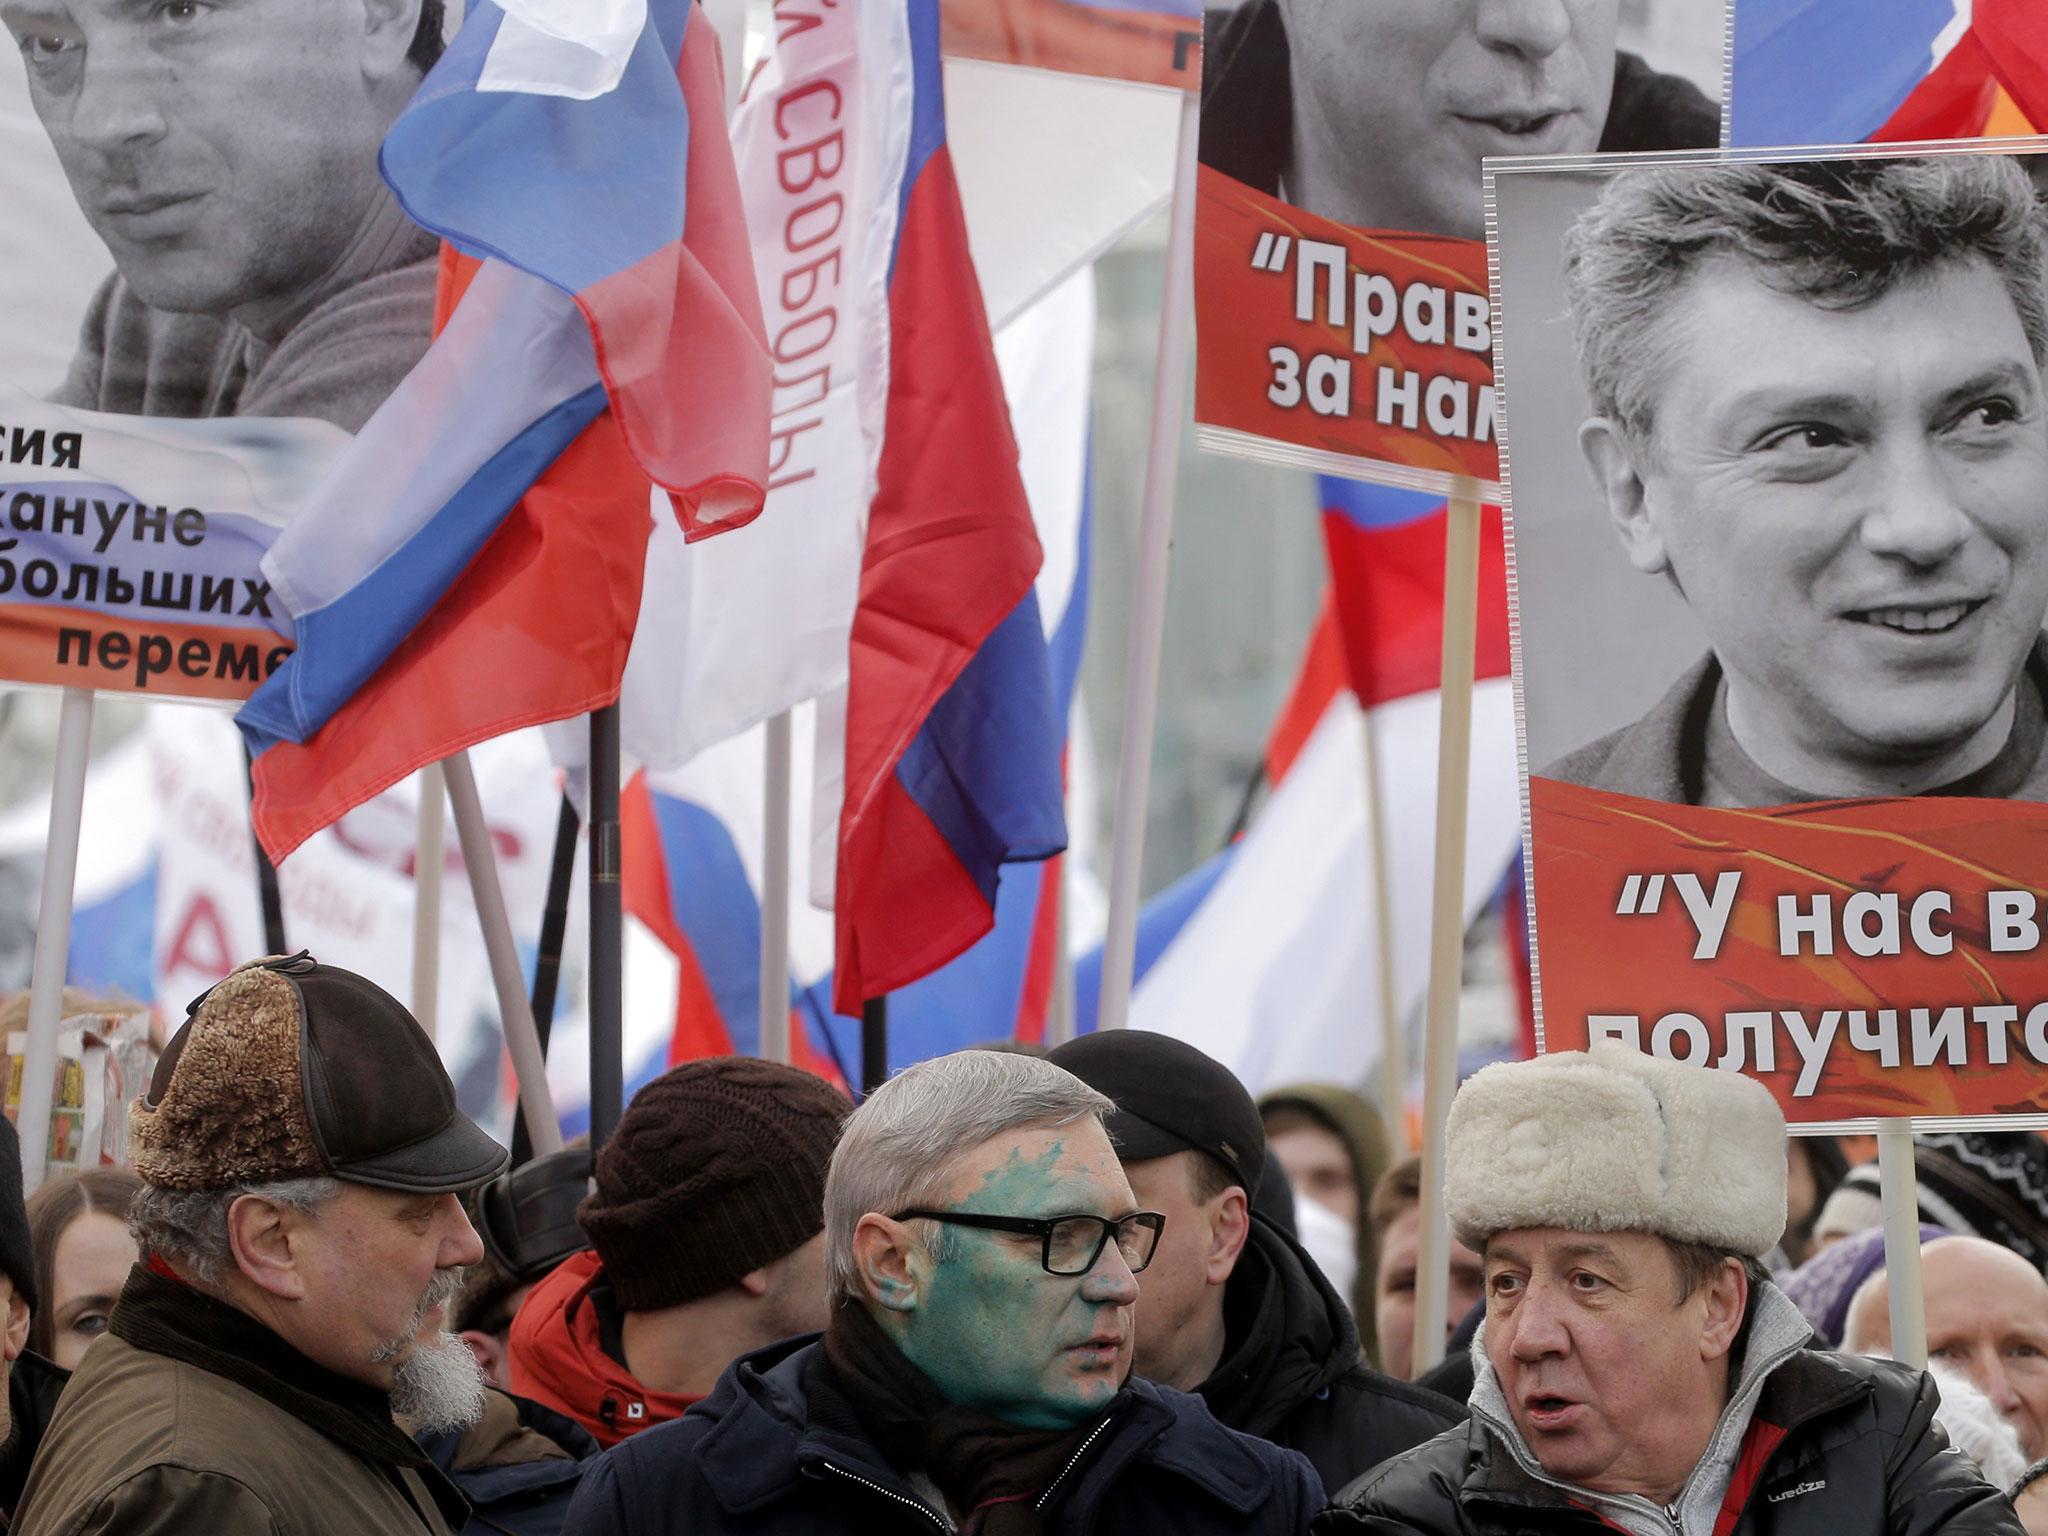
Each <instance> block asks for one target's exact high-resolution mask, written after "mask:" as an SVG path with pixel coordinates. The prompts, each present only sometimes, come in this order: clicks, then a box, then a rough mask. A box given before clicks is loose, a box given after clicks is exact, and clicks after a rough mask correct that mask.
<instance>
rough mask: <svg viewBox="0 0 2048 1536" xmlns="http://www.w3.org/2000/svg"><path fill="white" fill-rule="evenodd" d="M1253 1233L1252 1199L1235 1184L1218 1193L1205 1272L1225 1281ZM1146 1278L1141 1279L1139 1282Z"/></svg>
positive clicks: (1219, 1282)
mask: <svg viewBox="0 0 2048 1536" xmlns="http://www.w3.org/2000/svg"><path fill="white" fill-rule="evenodd" d="M1251 1235H1252V1207H1251V1200H1250V1197H1248V1196H1247V1195H1246V1194H1245V1192H1244V1191H1243V1190H1242V1189H1240V1188H1238V1187H1237V1186H1236V1185H1235V1184H1233V1185H1231V1186H1230V1188H1228V1189H1226V1190H1224V1191H1223V1193H1222V1194H1220V1195H1218V1196H1217V1197H1216V1204H1215V1206H1214V1208H1213V1209H1212V1210H1211V1212H1210V1215H1209V1251H1208V1252H1207V1253H1205V1254H1204V1255H1203V1256H1202V1275H1203V1278H1205V1279H1206V1280H1207V1281H1208V1282H1209V1283H1210V1284H1211V1285H1222V1284H1223V1283H1224V1282H1225V1281H1227V1280H1228V1279H1229V1278H1230V1276H1231V1272H1232V1271H1233V1270H1235V1269H1236V1268H1237V1256H1238V1255H1239V1254H1241V1253H1243V1252H1244V1245H1245V1243H1246V1241H1247V1240H1248V1239H1249V1238H1250V1237H1251ZM1142 1283H1143V1282H1142V1281H1141V1282H1140V1284H1142Z"/></svg>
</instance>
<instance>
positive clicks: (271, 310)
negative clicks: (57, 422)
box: [0, 0, 443, 431]
mask: <svg viewBox="0 0 2048 1536" xmlns="http://www.w3.org/2000/svg"><path fill="white" fill-rule="evenodd" d="M0 19H4V21H5V23H6V26H7V29H8V31H9V33H10V34H11V35H12V37H13V39H14V42H15V44H16V46H17V47H18V48H19V50H20V53H21V58H22V64H23V67H24V69H25V70H26V74H27V80H28V91H29V99H30V101H31V103H32V104H33V106H34V108H35V112H36V115H37V117H38V118H39V119H40V121H41V123H42V126H43V128H44V131H45V132H47V133H48V135H49V138H50V143H51V145H52V146H53V147H54V149H55V150H56V154H57V159H58V161H59V163H60V164H61V165H62V167H63V170H64V174H65V176H66V178H67V179H68V180H69V182H70V184H71V190H72V194H73V195H74V196H75V197H76V198H77V200H78V204H79V207H80V209H81V210H82V211H83V213H84V214H85V217H86V220H87V221H88V222H89V223H90V225H91V226H92V229H93V231H94V232H95V233H96V234H97V235H98V236H99V237H100V239H101V240H102V241H104V242H105V244H106V247H107V250H108V252H109V253H110V254H111V255H112V257H113V262H114V271H113V272H112V273H110V274H109V275H108V277H107V278H106V280H105V281H104V282H103V283H102V284H101V285H100V287H99V289H98V291H97V292H96V293H95V294H94V296H93V299H92V302H91V305H90V307H89V309H88V311H87V313H86V315H85V317H84V320H83V323H82V325H81V327H80V330H79V338H78V349H77V352H76V355H75V356H74V357H73V359H72V362H71V365H70V368H69V371H68V374H67V376H66V378H65V380H64V382H63V384H62V385H61V386H60V387H59V389H58V390H57V392H56V394H55V396H54V399H55V400H56V401H57V402H58V403H60V404H65V405H73V406H80V407H84V408H87V409H92V410H99V411H110V412H118V413H125V414H131V415H144V416H175V417H214V416H270V417H314V418H318V419H322V420H326V421H329V422H332V423H333V424H335V425H336V426H339V427H342V428H343V429H345V430H348V431H355V430H356V429H357V428H359V427H361V426H362V424H363V422H364V421H365V420H367V419H368V417H369V416H370V414H371V412H373V411H374V410H375V409H376V407H377V406H378V404H379V403H381V402H382V400H383V399H384V397H385V396H386V395H388V394H389V393H390V392H391V390H392V388H393V387H394V386H395V385H396V384H397V383H398V381H399V380H400V379H402V378H403V377H404V376H405V374H406V372H407V371H408V370H409V369H410V368H411V367H412V365H413V364H414V363H415V362H416V361H418V359H419V357H420V355H421V353H422V352H424V351H425V349H426V346H427V343H428V340H429V339H430V335H431V330H432V322H433V306H434V282H435V266H436V253H437V245H436V242H435V240H434V238H433V237H432V236H430V235H428V234H426V233H425V232H424V231H422V230H420V229H419V228H417V227H416V226H415V225H413V224H412V223H411V222H410V221H409V220H408V219H407V218H406V217H405V215H404V214H403V213H402V212H401V211H400V210H399V208H398V206H397V204H396V202H395V201H394V200H393V198H392V197H391V195H390V193H389V191H388V190H387V189H386V188H385V186H384V184H383V181H382V179H381V178H380V177H379V175H378V172H377V150H378V146H379V145H380V144H381V143H382V141H383V138H384V135H385V132H386V130H387V129H389V128H390V126H391V124H392V122H393V121H394V120H395V119H396V118H397V116H398V114H399V112H400V111H401V109H402V108H403V107H404V106H405V104H406V102H407V101H408V100H409V99H410V98H411V96H412V94H413V92H414V90H415V89H416V88H417V87H418V85H419V83H420V80H421V78H422V77H423V76H424V74H425V73H426V71H427V70H428V69H430V68H431V67H432V66H433V63H434V61H435V60H436V59H437V58H438V57H439V55H440V51H441V44H442V25H443V5H442V0H0Z"/></svg>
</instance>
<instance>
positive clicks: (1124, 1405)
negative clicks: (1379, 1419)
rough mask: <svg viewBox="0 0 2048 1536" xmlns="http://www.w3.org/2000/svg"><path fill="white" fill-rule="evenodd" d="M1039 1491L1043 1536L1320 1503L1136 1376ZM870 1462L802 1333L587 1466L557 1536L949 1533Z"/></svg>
mask: <svg viewBox="0 0 2048 1536" xmlns="http://www.w3.org/2000/svg"><path fill="white" fill-rule="evenodd" d="M1118 1403H1119V1405H1120V1411H1119V1412H1118V1413H1117V1414H1116V1415H1115V1416H1114V1417H1113V1418H1111V1419H1110V1420H1108V1421H1107V1424H1106V1427H1105V1428H1104V1429H1103V1430H1102V1431H1101V1432H1100V1433H1098V1434H1096V1435H1094V1436H1091V1437H1090V1438H1089V1440H1088V1441H1087V1442H1086V1443H1084V1445H1083V1446H1082V1449H1081V1451H1080V1452H1079V1453H1078V1454H1077V1455H1076V1456H1075V1458H1074V1460H1073V1461H1071V1462H1069V1463H1068V1467H1067V1470H1066V1471H1065V1472H1063V1473H1062V1474H1061V1475H1060V1477H1059V1478H1057V1479H1056V1480H1055V1481H1054V1483H1053V1485H1052V1487H1051V1488H1050V1489H1048V1490H1047V1493H1046V1495H1045V1497H1044V1499H1043V1501H1042V1502H1043V1514H1044V1522H1045V1530H1046V1533H1047V1536H1091V1533H1095V1532H1100V1533H1102V1536H1209V1533H1212V1532H1214V1533H1225V1532H1227V1533H1231V1536H1238V1533H1246V1536H1268V1533H1270V1536H1298V1533H1300V1532H1302V1531H1305V1530H1306V1529H1307V1528H1308V1521H1309V1517H1310V1516H1311V1515H1312V1514H1314V1513H1315V1511H1316V1509H1317V1508H1319V1507H1320V1506H1321V1504H1322V1502H1323V1490H1322V1485H1321V1484H1320V1483H1318V1482H1317V1481H1316V1476H1315V1473H1314V1471H1313V1470H1312V1469H1311V1468H1310V1467H1309V1465H1308V1463H1307V1462H1305V1461H1303V1460H1302V1459H1301V1458H1300V1457H1299V1456H1296V1455H1293V1454H1291V1453H1289V1452H1286V1451H1282V1450H1278V1449H1276V1448H1275V1447H1273V1446H1270V1445H1266V1444H1264V1443H1263V1442H1261V1441H1257V1440H1252V1439H1249V1438H1247V1437H1246V1436H1243V1435H1238V1434H1233V1433H1232V1432H1231V1431H1229V1430H1227V1429H1225V1428H1223V1426H1222V1425H1220V1424H1218V1423H1217V1422H1216V1421H1215V1420H1214V1419H1213V1418H1211V1417H1210V1415H1209V1412H1208V1410H1207V1409H1205V1408H1204V1407H1203V1406H1202V1404H1201V1400H1200V1399H1198V1398H1195V1397H1192V1396H1189V1395H1188V1394H1186V1393H1181V1392H1174V1391H1170V1390H1168V1389H1166V1388H1164V1387H1157V1386H1154V1385H1152V1384H1151V1383H1150V1382H1143V1381H1134V1382H1132V1383H1131V1385H1130V1386H1129V1388H1128V1389H1126V1391H1125V1392H1124V1393H1123V1394H1121V1395H1120V1397H1119V1398H1118ZM951 1529H952V1522H951V1521H950V1520H949V1519H948V1518H947V1517H946V1516H945V1514H944V1513H943V1512H941V1511H938V1510H934V1509H933V1508H932V1507H931V1506H930V1505H929V1504H927V1503H925V1502H924V1501H923V1500H922V1499H921V1498H920V1497H919V1496H918V1494H917V1491H916V1490H915V1489H914V1488H913V1487H912V1486H911V1483H910V1480H909V1479H908V1478H907V1477H906V1476H905V1475H904V1471H903V1470H902V1469H899V1468H896V1467H892V1466H891V1465H889V1463H888V1462H887V1461H885V1460H884V1459H883V1458H882V1454H881V1452H880V1451H878V1450H877V1449H876V1448H875V1445H874V1442H873V1441H871V1440H870V1439H869V1438H868V1436H867V1435H866V1433H865V1432H864V1431H863V1430H862V1427H861V1425H860V1422H859V1419H858V1417H857V1416H856V1414H855V1413H854V1410H853V1407H852V1404H851V1403H850V1402H849V1401H848V1400H847V1398H846V1396H845V1393H844V1392H843V1391H842V1390H841V1389H840V1387H839V1384H838V1380H837V1378H836V1376H835V1375H834V1373H833V1371H832V1367H831V1364H830V1362H828V1361H827V1360H826V1359H825V1352H824V1347H823V1346H822V1345H821V1344H820V1343H819V1342H818V1339H817V1336H816V1335H812V1336H810V1337H807V1338H802V1339H790V1340H785V1341H784V1342H783V1343H780V1344H773V1345H770V1346H769V1347H768V1348H766V1349H762V1350H756V1351H755V1352H754V1353H752V1354H749V1355H743V1356H741V1357H740V1358H739V1359H738V1360H737V1361H735V1362H734V1363H733V1364H732V1366H731V1367H729V1368H728V1369H727V1371H726V1373H725V1375H724V1376H722V1377H720V1378H719V1382H718V1385H717V1387H715V1388H714V1389H713V1390H712V1393H711V1395H710V1396H709V1397H707V1398H706V1399H705V1400H704V1401H703V1402H701V1403H699V1404H697V1405H696V1406H695V1407H693V1408H691V1409H690V1411H689V1412H688V1413H686V1414H684V1415H683V1416H682V1417H681V1418H680V1419H676V1420H673V1421H671V1422H670V1423H667V1424H658V1425H656V1426H655V1427H654V1428H653V1429H648V1430H643V1431H641V1433H639V1434H637V1435H635V1436H633V1437H632V1438H631V1439H630V1440H626V1441H623V1442H622V1443H620V1444H619V1445H617V1446H614V1447H613V1448H612V1449H611V1450H610V1451H607V1452H606V1453H605V1454H604V1456H603V1457H601V1458H600V1459H599V1460H598V1461H596V1462H594V1463H592V1464H591V1466H590V1468H589V1469H588V1470H587V1471H586V1472H585V1473H584V1477H583V1486H582V1487H581V1488H580V1489H579V1490H578V1491H577V1494H576V1499H575V1502H574V1503H573V1504H572V1505H571V1506H570V1509H569V1519H568V1523H567V1524H566V1525H565V1526H564V1527H563V1530H564V1532H565V1536H738V1533H745V1536H835V1533H841V1532H844V1533H847V1536H872V1533H876V1532H889V1533H892V1536H894V1533H899V1532H900V1533H905V1536H918V1533H919V1532H924V1533H937V1532H944V1531H950V1530H951Z"/></svg>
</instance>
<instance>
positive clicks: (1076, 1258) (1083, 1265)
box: [1045, 1216, 1159, 1275]
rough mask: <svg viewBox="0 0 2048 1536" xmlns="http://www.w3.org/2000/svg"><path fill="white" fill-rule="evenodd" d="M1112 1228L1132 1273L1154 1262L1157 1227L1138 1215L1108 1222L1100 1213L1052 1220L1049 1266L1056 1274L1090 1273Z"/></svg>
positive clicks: (1047, 1262) (1157, 1237)
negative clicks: (1153, 1253)
mask: <svg viewBox="0 0 2048 1536" xmlns="http://www.w3.org/2000/svg"><path fill="white" fill-rule="evenodd" d="M1112 1231H1114V1232H1115V1234H1116V1246H1117V1251H1118V1252H1120V1253H1121V1254H1122V1255H1123V1259H1124V1263H1125V1264H1127V1265H1129V1266H1130V1270H1131V1273H1132V1274H1136V1273H1137V1272H1138V1271H1139V1270H1141V1269H1143V1268H1144V1267H1145V1266H1146V1265H1147V1264H1150V1263H1151V1262H1152V1250H1153V1248H1154V1247H1156V1246H1157V1245H1158V1242H1159V1233H1158V1231H1157V1229H1156V1228H1154V1227H1152V1226H1150V1225H1147V1224H1144V1223H1141V1222H1139V1221H1138V1220H1136V1219H1135V1218H1131V1219H1127V1220H1125V1221H1121V1222H1109V1221H1105V1220H1103V1219H1102V1218H1101V1217H1098V1216H1069V1217H1067V1218H1066V1219H1065V1220H1064V1221H1057V1222H1054V1223H1053V1228H1052V1234H1051V1237H1050V1238H1049V1239H1048V1241H1047V1243H1046V1256H1045V1262H1046V1267H1047V1268H1048V1269H1050V1270H1051V1271H1052V1272H1053V1273H1054V1274H1056V1275H1085V1274H1087V1273H1088V1271H1089V1270H1091V1269H1093V1268H1094V1267H1095V1261H1096V1260H1097V1259H1099V1258H1100V1257H1101V1256H1102V1250H1103V1248H1104V1247H1105V1246H1107V1244H1108V1241H1109V1236H1110V1233H1111V1232H1112Z"/></svg>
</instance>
